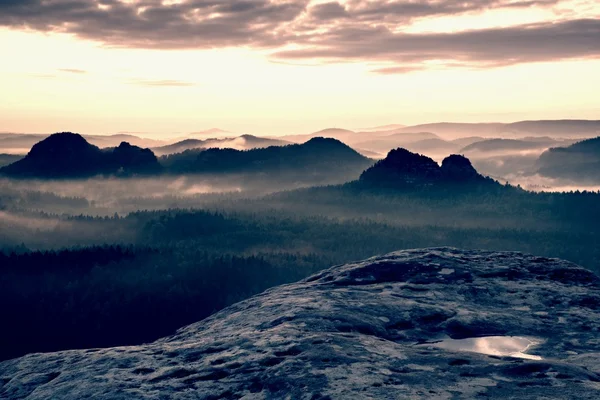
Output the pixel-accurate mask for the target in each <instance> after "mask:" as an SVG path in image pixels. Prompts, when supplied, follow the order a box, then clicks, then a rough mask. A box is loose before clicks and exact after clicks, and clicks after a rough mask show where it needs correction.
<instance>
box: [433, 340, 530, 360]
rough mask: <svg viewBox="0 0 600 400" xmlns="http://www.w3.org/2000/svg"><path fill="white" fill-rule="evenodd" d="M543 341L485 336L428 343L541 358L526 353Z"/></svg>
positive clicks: (450, 348)
mask: <svg viewBox="0 0 600 400" xmlns="http://www.w3.org/2000/svg"><path fill="white" fill-rule="evenodd" d="M540 343H541V342H540V341H538V340H535V339H532V338H526V337H520V336H484V337H476V338H466V339H450V338H448V339H444V340H440V341H439V342H432V343H428V344H427V345H429V346H435V347H439V348H441V349H446V350H450V351H470V352H474V353H480V354H487V355H490V356H508V357H517V358H526V359H529V360H541V359H542V357H540V356H536V355H533V354H526V351H527V350H529V348H531V347H532V346H535V345H537V344H540Z"/></svg>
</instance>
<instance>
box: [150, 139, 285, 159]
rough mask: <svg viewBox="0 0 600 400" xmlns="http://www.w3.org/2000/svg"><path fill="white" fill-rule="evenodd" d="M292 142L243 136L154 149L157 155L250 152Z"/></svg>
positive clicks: (185, 142) (191, 141) (188, 142)
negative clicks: (195, 151) (215, 150)
mask: <svg viewBox="0 0 600 400" xmlns="http://www.w3.org/2000/svg"><path fill="white" fill-rule="evenodd" d="M286 144H291V142H288V141H285V140H279V139H270V138H262V137H258V136H254V135H242V136H238V137H233V138H222V139H217V138H211V139H204V140H200V139H185V140H182V141H180V142H177V143H173V144H170V145H167V146H161V147H155V148H153V149H152V151H154V153H156V154H157V155H159V156H161V155H165V154H174V153H181V152H184V151H186V150H193V149H208V148H231V149H236V150H250V149H257V148H262V147H269V146H284V145H286Z"/></svg>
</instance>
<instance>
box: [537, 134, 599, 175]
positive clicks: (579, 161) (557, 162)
mask: <svg viewBox="0 0 600 400" xmlns="http://www.w3.org/2000/svg"><path fill="white" fill-rule="evenodd" d="M536 169H537V172H538V173H539V174H540V175H543V176H547V177H550V178H560V179H569V180H573V181H578V182H594V183H598V182H600V137H597V138H594V139H588V140H584V141H581V142H577V143H575V144H573V145H571V146H569V147H558V148H552V149H549V150H548V151H546V152H544V153H542V155H541V156H540V157H539V159H538V160H537V162H536Z"/></svg>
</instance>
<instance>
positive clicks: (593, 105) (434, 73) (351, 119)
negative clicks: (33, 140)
mask: <svg viewBox="0 0 600 400" xmlns="http://www.w3.org/2000/svg"><path fill="white" fill-rule="evenodd" d="M0 52H1V53H0V54H2V58H1V59H2V61H1V62H0V88H1V89H2V90H0V132H36V133H52V132H58V131H73V132H79V133H84V134H114V133H116V132H137V133H139V134H141V135H143V136H149V137H173V136H177V135H180V134H185V133H190V132H197V131H203V130H205V129H209V128H215V127H218V128H221V129H225V130H228V131H232V132H238V133H252V134H258V135H260V134H263V135H283V134H299V133H309V132H313V131H316V130H319V129H323V128H330V127H340V128H349V129H360V128H365V127H372V126H378V125H385V124H408V125H412V124H418V123H427V122H438V121H461V122H490V121H494V122H512V121H517V120H524V119H560V118H581V119H600V102H599V101H598V93H600V72H599V71H600V2H599V1H597V0H466V1H463V0H425V1H413V0H345V1H338V2H335V1H333V2H331V1H320V0H319V1H314V0H313V1H311V0H228V1H223V0H220V1H219V0H187V1H181V0H180V1H176V0H170V1H167V0H164V1H160V0H139V1H135V0H0Z"/></svg>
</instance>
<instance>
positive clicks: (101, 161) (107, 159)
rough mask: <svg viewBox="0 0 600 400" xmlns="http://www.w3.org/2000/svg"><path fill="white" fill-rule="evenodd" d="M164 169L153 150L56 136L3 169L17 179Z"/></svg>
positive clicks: (62, 135)
mask: <svg viewBox="0 0 600 400" xmlns="http://www.w3.org/2000/svg"><path fill="white" fill-rule="evenodd" d="M160 169H161V167H160V164H159V163H158V160H157V158H156V157H155V156H154V154H153V153H152V151H150V150H148V149H141V148H139V147H137V146H132V145H130V144H129V143H126V142H122V143H121V145H120V146H119V147H117V148H114V149H104V150H101V149H99V148H98V147H96V146H94V145H91V144H89V143H88V142H87V141H86V140H85V139H84V138H83V137H82V136H81V135H79V134H76V133H70V132H62V133H56V134H54V135H51V136H49V137H48V138H46V139H44V140H42V141H41V142H39V143H37V144H35V145H34V146H33V147H32V149H31V151H30V152H29V153H28V154H27V156H25V157H24V158H23V159H21V160H19V161H17V162H14V163H12V164H10V165H8V166H6V167H3V168H2V169H0V173H1V174H3V175H7V176H11V177H17V178H85V177H91V176H94V175H111V174H121V175H129V174H138V173H155V172H158V171H160Z"/></svg>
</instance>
